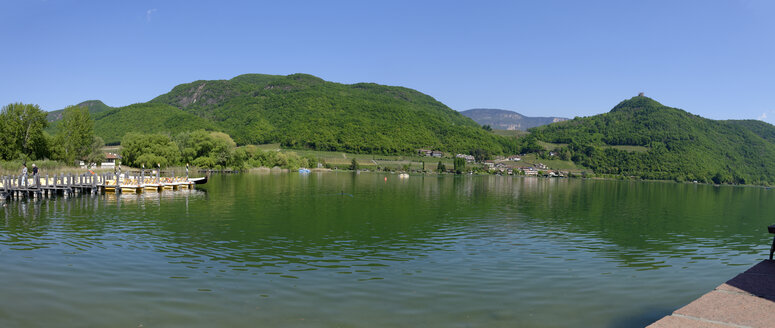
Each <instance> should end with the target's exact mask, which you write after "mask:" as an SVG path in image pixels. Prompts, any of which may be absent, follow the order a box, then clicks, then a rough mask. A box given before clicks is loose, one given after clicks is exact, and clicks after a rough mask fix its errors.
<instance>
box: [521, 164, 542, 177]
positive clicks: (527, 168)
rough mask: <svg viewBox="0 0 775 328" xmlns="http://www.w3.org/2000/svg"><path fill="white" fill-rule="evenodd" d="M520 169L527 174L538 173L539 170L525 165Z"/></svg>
mask: <svg viewBox="0 0 775 328" xmlns="http://www.w3.org/2000/svg"><path fill="white" fill-rule="evenodd" d="M519 170H520V171H522V173H523V174H525V175H538V170H536V168H534V167H530V166H523V167H520V168H519Z"/></svg>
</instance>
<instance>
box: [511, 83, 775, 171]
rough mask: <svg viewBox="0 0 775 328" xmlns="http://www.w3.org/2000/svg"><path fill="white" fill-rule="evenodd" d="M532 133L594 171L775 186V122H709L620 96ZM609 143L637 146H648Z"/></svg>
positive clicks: (639, 99) (650, 100) (643, 100)
mask: <svg viewBox="0 0 775 328" xmlns="http://www.w3.org/2000/svg"><path fill="white" fill-rule="evenodd" d="M531 132H532V133H531V136H530V137H535V138H536V139H537V140H541V141H545V142H551V143H561V144H567V145H568V146H567V150H568V152H569V155H570V158H571V159H572V160H573V161H574V162H576V163H577V164H580V165H583V166H586V167H589V168H591V169H593V170H594V172H595V173H597V174H613V175H621V176H633V177H638V178H642V179H663V180H676V181H699V182H714V183H748V184H773V183H775V127H773V126H772V125H769V124H767V123H763V122H752V121H714V120H709V119H705V118H702V117H699V116H697V115H692V114H690V113H687V112H685V111H683V110H680V109H676V108H670V107H666V106H663V105H662V104H660V103H658V102H656V101H654V100H652V99H650V98H647V97H642V96H638V97H634V98H632V99H630V100H626V101H623V102H621V103H619V104H618V105H617V106H616V107H614V108H613V109H612V110H611V112H609V113H606V114H601V115H596V116H592V117H586V118H575V119H573V120H570V121H565V122H560V123H556V124H551V125H547V126H542V127H538V128H534V129H531ZM530 137H526V138H522V139H524V140H527V139H529V138H530ZM525 144H526V143H523V148H524V147H525V146H524V145H525ZM612 146H640V147H645V148H646V149H647V151H645V152H644V151H627V150H622V149H617V148H614V147H612ZM560 150H561V151H564V150H563V149H560Z"/></svg>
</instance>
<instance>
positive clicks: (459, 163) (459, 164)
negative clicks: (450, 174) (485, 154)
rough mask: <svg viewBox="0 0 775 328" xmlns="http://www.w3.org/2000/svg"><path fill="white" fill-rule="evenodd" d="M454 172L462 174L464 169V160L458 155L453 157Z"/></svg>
mask: <svg viewBox="0 0 775 328" xmlns="http://www.w3.org/2000/svg"><path fill="white" fill-rule="evenodd" d="M454 164H455V173H457V174H463V172H464V171H465V170H466V160H465V159H463V158H460V157H455V161H454Z"/></svg>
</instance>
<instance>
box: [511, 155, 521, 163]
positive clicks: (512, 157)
mask: <svg viewBox="0 0 775 328" xmlns="http://www.w3.org/2000/svg"><path fill="white" fill-rule="evenodd" d="M508 160H510V161H512V162H519V161H521V160H522V157H519V155H511V156H509V158H508Z"/></svg>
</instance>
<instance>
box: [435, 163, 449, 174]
mask: <svg viewBox="0 0 775 328" xmlns="http://www.w3.org/2000/svg"><path fill="white" fill-rule="evenodd" d="M436 171H439V172H440V173H441V172H445V171H447V166H446V165H444V162H442V161H439V165H436Z"/></svg>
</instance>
